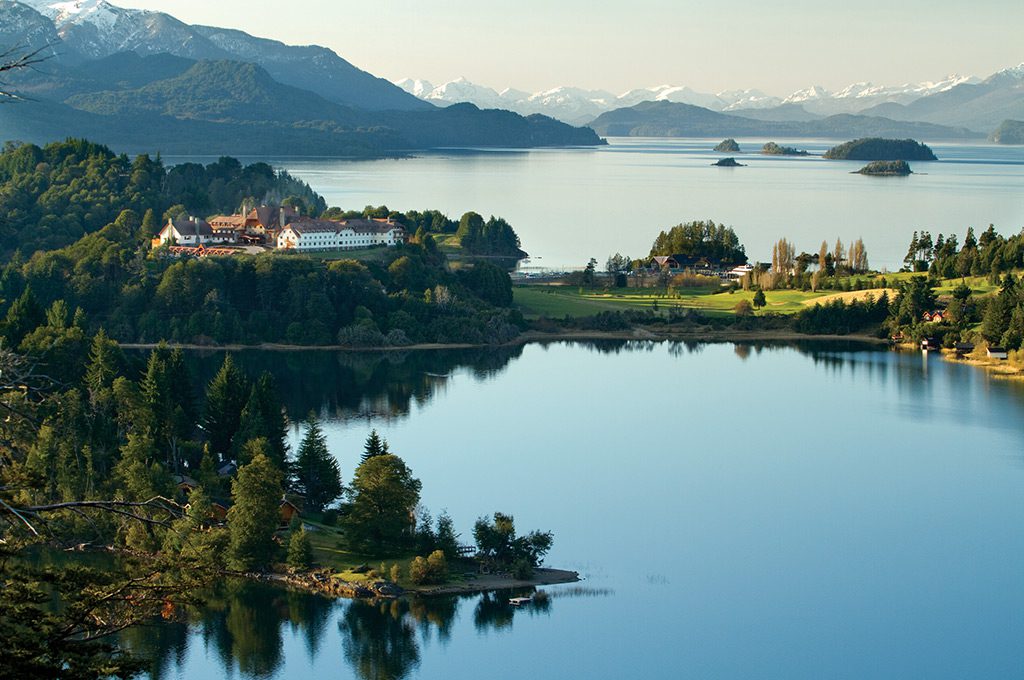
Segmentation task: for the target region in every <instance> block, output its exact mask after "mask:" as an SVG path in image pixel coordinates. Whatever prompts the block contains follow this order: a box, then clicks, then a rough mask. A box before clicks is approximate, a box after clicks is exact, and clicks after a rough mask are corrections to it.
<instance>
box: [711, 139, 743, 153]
mask: <svg viewBox="0 0 1024 680" xmlns="http://www.w3.org/2000/svg"><path fill="white" fill-rule="evenodd" d="M714 150H715V151H718V152H719V153H741V151H740V145H739V144H737V143H736V140H735V139H733V138H732V137H730V138H729V139H723V140H722V141H721V142H719V144H718V146H716V147H715V149H714Z"/></svg>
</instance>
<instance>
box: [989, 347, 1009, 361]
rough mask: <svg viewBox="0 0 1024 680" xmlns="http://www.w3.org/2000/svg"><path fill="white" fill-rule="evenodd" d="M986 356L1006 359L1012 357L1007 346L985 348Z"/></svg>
mask: <svg viewBox="0 0 1024 680" xmlns="http://www.w3.org/2000/svg"><path fill="white" fill-rule="evenodd" d="M985 356H987V357H988V358H989V359H999V360H1001V361H1005V360H1006V359H1008V358H1009V357H1010V354H1009V352H1007V351H1006V348H1005V347H989V348H988V349H986V350H985Z"/></svg>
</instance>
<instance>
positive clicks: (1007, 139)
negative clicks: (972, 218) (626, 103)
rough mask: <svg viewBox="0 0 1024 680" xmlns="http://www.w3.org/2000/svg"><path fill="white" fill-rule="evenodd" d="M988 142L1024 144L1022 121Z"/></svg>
mask: <svg viewBox="0 0 1024 680" xmlns="http://www.w3.org/2000/svg"><path fill="white" fill-rule="evenodd" d="M989 140H990V141H992V142H995V143H996V144H1024V120H1009V119H1007V120H1004V121H1003V122H1002V123H1000V124H999V127H997V128H996V129H995V131H994V132H993V133H992V134H991V135H990V136H989ZM723 144H724V142H723ZM719 146H721V145H719ZM716 150H717V149H716Z"/></svg>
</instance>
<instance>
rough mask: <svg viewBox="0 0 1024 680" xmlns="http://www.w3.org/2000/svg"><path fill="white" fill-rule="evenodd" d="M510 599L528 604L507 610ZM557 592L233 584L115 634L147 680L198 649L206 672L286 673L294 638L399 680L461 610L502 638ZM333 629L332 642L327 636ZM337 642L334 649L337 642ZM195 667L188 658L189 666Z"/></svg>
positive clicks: (168, 673) (580, 591)
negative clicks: (383, 592)
mask: <svg viewBox="0 0 1024 680" xmlns="http://www.w3.org/2000/svg"><path fill="white" fill-rule="evenodd" d="M556 592H557V595H558V596H561V597H594V596H605V595H608V594H609V593H610V591H602V590H599V589H587V588H578V587H577V588H566V589H564V590H562V591H556ZM512 597H531V598H532V600H531V602H530V603H529V604H528V605H526V606H519V607H516V606H513V605H511V604H510V603H509V599H510V598H512ZM552 599H553V595H551V594H548V592H546V591H538V590H536V589H534V588H527V589H515V590H506V591H500V592H494V593H488V594H483V595H479V594H474V595H459V596H456V595H452V596H443V597H429V598H428V597H419V596H410V597H406V598H401V599H396V600H378V601H364V600H351V601H348V600H338V601H336V600H330V599H327V598H324V597H320V596H318V595H313V594H308V593H303V592H297V591H290V590H284V589H281V588H278V587H276V586H273V585H269V584H265V583H258V582H252V581H243V580H233V581H230V582H227V583H225V584H222V585H221V586H220V587H218V588H217V589H216V590H215V591H214V592H212V593H210V594H209V597H208V600H207V602H206V604H205V606H203V607H202V608H194V609H190V610H188V611H183V612H182V613H181V618H180V620H178V621H173V622H160V623H155V624H153V625H148V626H138V627H136V628H132V629H129V630H126V631H124V632H123V633H122V634H121V642H122V644H123V645H124V646H125V647H126V648H127V649H128V650H130V651H131V652H132V653H134V654H136V655H139V656H142V657H144V658H148V659H151V666H150V670H149V677H150V678H152V679H153V680H162V679H163V678H170V677H176V676H178V675H179V673H178V671H180V670H182V669H186V668H190V667H192V668H194V666H190V660H189V653H190V648H191V647H194V646H196V645H201V646H202V648H203V649H204V650H205V651H206V657H207V662H206V664H204V665H205V666H206V667H207V669H208V670H209V669H210V667H211V664H215V665H217V666H219V668H220V672H219V673H218V675H222V676H225V677H228V676H234V675H236V674H237V675H239V676H241V677H244V678H268V677H275V676H277V675H278V674H280V673H281V672H283V670H284V661H285V658H284V657H285V655H284V651H283V650H284V649H285V646H286V641H287V639H289V638H300V639H301V640H302V641H303V643H304V645H305V648H306V651H307V653H308V655H309V658H310V659H311V660H312V659H315V658H317V657H318V656H319V655H321V654H324V653H330V651H331V649H332V646H335V647H336V648H337V647H340V652H341V657H342V658H343V659H344V660H345V662H346V663H347V664H348V665H349V666H350V667H351V669H352V671H353V672H354V673H355V675H356V677H359V678H364V679H365V680H398V679H400V678H404V677H407V676H409V675H410V674H411V673H412V672H413V671H414V670H416V668H417V667H418V666H419V664H420V659H421V647H422V646H423V645H426V644H433V643H435V641H436V643H437V644H440V645H442V646H444V645H446V644H447V643H448V642H449V640H450V639H451V635H452V625H453V623H454V621H455V620H456V618H457V617H458V613H459V610H460V608H462V607H463V606H465V607H468V608H471V609H472V619H473V623H474V625H475V627H476V629H477V630H478V631H481V632H485V631H499V632H501V631H506V630H508V629H510V628H511V626H512V621H513V619H514V618H515V617H516V616H523V615H527V616H548V615H550V614H551V609H552ZM332 621H333V623H332ZM331 630H336V631H337V636H338V637H337V638H333V637H332V635H331V634H330V631H331ZM338 643H340V645H339V644H338ZM192 661H193V662H194V659H193V660H192Z"/></svg>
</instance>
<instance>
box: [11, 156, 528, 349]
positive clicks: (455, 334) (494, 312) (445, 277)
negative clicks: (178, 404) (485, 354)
mask: <svg viewBox="0 0 1024 680" xmlns="http://www.w3.org/2000/svg"><path fill="white" fill-rule="evenodd" d="M0 182H2V183H0V210H2V211H5V212H6V214H9V215H11V216H12V219H11V220H10V221H9V223H8V224H7V225H6V228H7V230H8V231H7V232H6V233H5V234H4V247H5V250H6V251H7V253H8V254H11V253H12V251H13V254H11V255H10V257H9V258H8V260H7V262H6V263H5V264H4V265H3V267H2V269H0V300H2V303H0V317H2V318H3V319H4V321H3V324H2V327H0V334H2V335H3V337H4V339H5V341H6V346H7V347H10V348H12V349H14V348H18V347H19V346H20V345H21V344H22V343H23V342H24V341H25V339H26V338H27V337H28V336H29V335H30V334H31V332H32V331H33V330H34V329H35V328H36V327H38V326H40V325H46V326H49V327H51V328H52V329H59V328H62V327H63V325H66V324H69V323H70V321H69V320H70V319H71V318H72V317H74V318H75V319H76V320H77V321H76V323H77V324H78V325H80V326H81V327H82V328H83V330H85V331H86V332H88V333H93V332H95V331H96V330H98V329H99V328H104V329H105V330H106V332H107V333H108V334H109V335H110V336H111V337H113V338H114V339H116V340H119V341H138V342H156V341H159V340H169V341H177V342H192V343H211V342H218V343H228V342H242V343H255V342H288V343H294V344H336V343H340V344H345V345H350V346H373V347H380V346H384V345H396V346H399V345H407V344H411V343H415V342H423V341H427V342H472V343H489V342H504V341H507V340H509V339H511V338H513V337H515V336H516V335H517V334H518V332H519V327H520V325H521V324H522V319H521V316H520V315H518V314H517V313H515V312H513V311H511V310H510V309H508V308H509V307H510V305H511V300H512V292H511V281H510V279H509V277H508V274H507V273H506V272H505V271H504V270H502V269H500V268H498V267H496V266H495V265H492V264H487V263H479V264H477V265H476V266H474V267H472V268H468V269H463V270H460V271H459V272H457V273H456V272H452V271H450V270H449V268H448V267H447V264H446V257H445V255H444V254H443V253H442V252H440V250H439V249H438V248H437V245H436V243H435V242H434V239H433V237H432V236H431V234H430V233H429V232H432V231H439V232H440V233H444V232H451V231H452V230H453V228H454V230H455V231H456V232H457V231H458V230H459V228H460V227H459V225H458V224H457V223H454V222H453V221H452V220H449V219H448V218H447V217H445V216H444V215H442V214H440V213H438V212H437V211H425V212H423V213H420V212H415V211H414V212H410V213H408V214H402V213H396V212H392V211H388V210H387V209H386V208H383V207H382V208H368V209H367V210H366V211H364V213H360V214H367V213H368V214H372V215H374V216H377V215H381V214H382V213H386V214H387V215H391V216H399V218H400V219H403V218H404V219H408V220H409V222H408V225H407V226H408V227H409V228H410V230H413V229H415V230H416V232H420V230H421V229H422V230H423V233H421V234H420V237H419V238H414V239H412V240H413V241H414V242H413V243H409V244H406V245H401V246H398V247H394V248H388V249H385V250H383V251H382V253H381V255H380V257H379V258H374V259H372V260H371V261H368V262H366V263H365V264H364V263H361V262H357V261H354V260H336V261H333V262H330V263H327V262H324V261H321V260H318V259H314V258H310V257H305V256H301V255H298V256H297V255H294V254H280V253H264V254H260V255H255V256H254V255H240V256H235V257H223V258H202V259H198V260H173V259H170V258H163V257H152V253H151V252H150V251H149V239H150V238H151V236H152V235H153V232H154V231H155V230H156V229H158V228H159V224H160V223H161V221H162V220H163V219H165V218H166V217H168V216H170V215H176V214H179V213H180V212H199V213H200V214H204V213H206V214H208V213H209V212H215V211H223V212H233V211H234V210H236V209H237V208H238V206H239V204H240V203H241V202H244V201H246V200H250V199H251V198H252V197H254V196H259V195H261V194H262V195H263V196H264V197H267V196H273V197H276V196H282V195H286V196H287V198H285V200H286V201H292V202H297V203H299V204H300V205H302V206H303V208H304V210H307V211H310V210H312V211H315V212H319V211H321V210H322V208H323V205H324V203H323V199H322V198H320V197H319V196H317V195H316V194H315V193H314V192H312V190H311V189H309V187H308V186H307V185H305V184H304V183H301V182H299V181H298V180H295V179H294V178H291V177H288V176H286V175H281V174H280V173H275V172H274V171H273V169H272V168H270V167H269V166H266V165H263V164H256V165H253V166H248V167H245V168H243V167H242V166H241V165H240V164H239V163H238V162H237V161H235V160H234V159H221V160H220V161H218V162H216V163H213V164H211V165H208V166H205V167H203V166H200V165H195V164H188V165H185V166H176V167H174V168H171V169H170V170H166V169H164V167H163V165H162V164H161V163H160V161H159V159H156V160H153V159H150V158H149V157H148V156H140V157H138V158H136V159H135V160H134V161H129V160H128V159H127V158H126V157H124V156H119V155H115V154H113V153H112V152H110V150H109V149H107V148H106V147H102V146H98V145H95V144H90V143H88V142H84V141H80V140H69V141H67V142H61V143H56V144H51V145H49V146H47V147H45V148H44V149H40V148H39V147H34V146H31V145H24V146H17V147H11V148H8V149H7V150H6V151H5V152H4V153H3V154H0ZM325 214H326V215H328V216H337V215H339V214H347V213H342V211H340V210H338V209H332V210H330V211H326V212H325ZM473 214H474V215H475V213H473ZM478 217H479V216H478ZM37 224H38V225H44V226H43V227H39V228H37V227H35V226H34V225H37ZM488 224H490V225H491V228H490V229H489V230H488V228H487V225H488ZM428 226H429V229H427V227H428ZM470 226H472V225H470ZM44 227H45V228H44ZM467 229H468V231H467V235H469V236H470V239H469V240H470V241H471V251H472V250H474V249H476V250H481V251H485V250H487V248H488V247H490V246H492V245H495V244H497V245H501V244H502V243H505V244H508V243H512V244H514V246H518V238H517V237H515V234H514V232H513V231H512V230H511V227H510V226H508V225H507V223H505V222H504V220H500V219H499V218H492V220H491V221H490V222H484V223H483V225H482V226H481V227H480V229H478V230H476V231H474V230H473V229H471V228H469V227H467ZM488 234H490V235H491V236H490V237H489V236H488ZM474 235H475V236H476V239H477V240H476V241H475V242H474V241H473V236H474ZM48 248H55V249H52V250H51V249H48ZM55 305H57V307H59V308H60V309H62V310H65V311H64V313H63V314H62V315H60V316H62V317H63V318H57V317H54V318H52V319H50V318H48V317H47V312H48V311H49V310H51V309H53V308H54V306H55ZM32 349H33V351H39V352H43V357H41V358H45V357H46V356H48V352H50V351H51V350H47V349H45V348H44V347H43V346H41V345H40V346H34V347H32ZM53 351H56V350H53Z"/></svg>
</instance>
